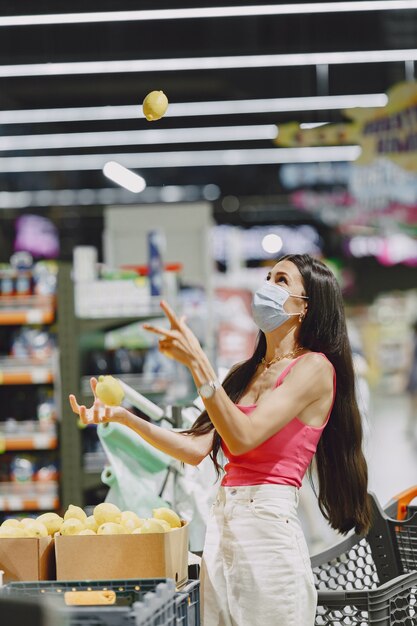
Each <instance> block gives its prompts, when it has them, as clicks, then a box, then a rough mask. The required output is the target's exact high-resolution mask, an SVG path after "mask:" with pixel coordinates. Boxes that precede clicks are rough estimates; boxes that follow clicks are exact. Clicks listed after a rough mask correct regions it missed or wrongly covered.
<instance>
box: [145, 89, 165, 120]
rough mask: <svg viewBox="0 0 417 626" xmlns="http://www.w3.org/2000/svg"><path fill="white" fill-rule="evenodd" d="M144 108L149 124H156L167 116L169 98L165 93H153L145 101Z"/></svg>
mask: <svg viewBox="0 0 417 626" xmlns="http://www.w3.org/2000/svg"><path fill="white" fill-rule="evenodd" d="M142 108H143V114H144V116H145V117H146V119H147V120H148V122H155V121H156V120H160V119H161V117H163V116H164V115H165V113H166V111H167V108H168V98H167V97H166V95H165V94H164V92H163V91H151V92H150V93H148V95H147V96H146V98H145V100H144V101H143V104H142Z"/></svg>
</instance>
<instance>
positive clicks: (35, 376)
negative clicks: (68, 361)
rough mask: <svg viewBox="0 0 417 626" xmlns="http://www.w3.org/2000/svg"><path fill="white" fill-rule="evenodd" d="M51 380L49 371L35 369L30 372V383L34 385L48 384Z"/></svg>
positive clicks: (39, 368)
mask: <svg viewBox="0 0 417 626" xmlns="http://www.w3.org/2000/svg"><path fill="white" fill-rule="evenodd" d="M50 379H51V371H50V370H48V369H46V368H41V367H36V368H34V369H33V370H32V381H33V382H34V383H35V384H40V383H48V382H49V381H50Z"/></svg>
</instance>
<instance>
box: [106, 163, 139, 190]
mask: <svg viewBox="0 0 417 626" xmlns="http://www.w3.org/2000/svg"><path fill="white" fill-rule="evenodd" d="M103 174H104V176H106V177H107V178H109V179H110V180H112V181H113V182H114V183H117V184H118V185H120V186H121V187H124V189H127V190H128V191H132V192H133V193H140V192H141V191H143V190H144V189H145V187H146V182H145V179H144V178H142V176H138V174H135V172H131V171H130V170H128V169H127V168H126V167H124V166H123V165H120V163H117V162H116V161H107V163H105V164H104V166H103Z"/></svg>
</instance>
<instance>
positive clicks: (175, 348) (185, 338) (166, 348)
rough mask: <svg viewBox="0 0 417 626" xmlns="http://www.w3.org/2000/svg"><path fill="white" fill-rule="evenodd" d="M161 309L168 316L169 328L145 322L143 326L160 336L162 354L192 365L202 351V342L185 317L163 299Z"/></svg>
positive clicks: (188, 365)
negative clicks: (175, 311) (178, 315)
mask: <svg viewBox="0 0 417 626" xmlns="http://www.w3.org/2000/svg"><path fill="white" fill-rule="evenodd" d="M161 309H162V310H163V311H164V313H165V315H166V316H167V318H168V320H169V322H170V325H171V328H170V329H169V330H167V329H166V328H161V327H160V326H153V325H151V324H143V328H144V329H145V330H148V331H149V332H151V333H155V334H156V335H159V336H160V339H159V350H160V352H162V354H164V355H165V356H167V357H169V358H170V359H174V360H175V361H178V362H179V363H182V364H183V365H186V366H187V367H190V366H191V364H192V362H193V361H194V359H195V358H196V356H197V355H198V352H199V351H200V352H201V351H202V350H201V346H200V343H199V341H198V339H197V337H196V336H195V335H194V333H193V332H192V330H191V329H190V328H189V327H188V326H187V324H186V323H185V317H177V315H176V314H175V313H174V311H173V310H172V309H171V307H170V306H169V305H168V304H167V303H166V302H165V301H163V300H162V301H161Z"/></svg>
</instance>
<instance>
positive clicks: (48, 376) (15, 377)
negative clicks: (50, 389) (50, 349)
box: [0, 357, 54, 385]
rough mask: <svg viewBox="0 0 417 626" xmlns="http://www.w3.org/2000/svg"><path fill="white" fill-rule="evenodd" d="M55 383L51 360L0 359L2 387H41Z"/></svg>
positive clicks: (0, 383)
mask: <svg viewBox="0 0 417 626" xmlns="http://www.w3.org/2000/svg"><path fill="white" fill-rule="evenodd" d="M53 381H54V372H53V368H52V363H51V361H50V360H49V359H48V360H30V359H17V358H14V357H6V358H2V359H0V385H41V384H50V383H53Z"/></svg>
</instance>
